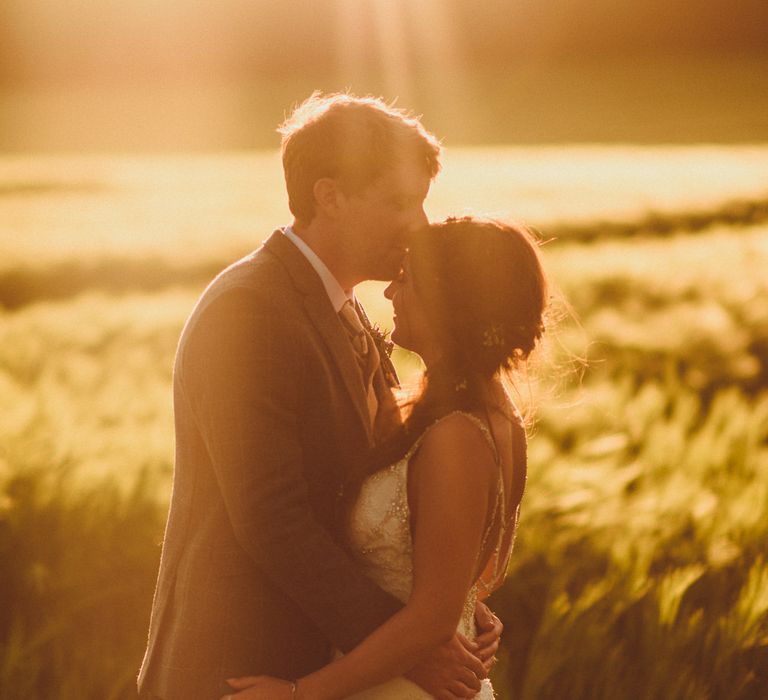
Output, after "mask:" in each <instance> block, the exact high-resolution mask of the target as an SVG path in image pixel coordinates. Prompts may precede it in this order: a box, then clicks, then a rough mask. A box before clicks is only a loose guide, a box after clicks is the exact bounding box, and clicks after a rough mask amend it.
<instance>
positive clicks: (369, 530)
mask: <svg viewBox="0 0 768 700" xmlns="http://www.w3.org/2000/svg"><path fill="white" fill-rule="evenodd" d="M461 413H462V415H464V416H466V418H468V419H469V420H471V421H472V422H473V423H474V424H475V425H476V426H477V427H478V428H479V429H480V430H481V431H482V432H483V434H484V435H485V436H486V438H487V440H488V441H489V443H490V445H491V446H492V449H493V450H494V454H496V447H495V444H494V442H493V438H492V436H491V434H490V431H489V429H488V427H487V426H486V424H485V423H484V422H483V421H481V420H480V419H479V418H477V417H476V416H474V415H472V414H469V413H464V412H461ZM428 430H429V428H428V429H427V430H425V431H424V433H422V435H421V436H420V437H419V439H418V440H417V441H416V442H415V443H414V445H413V446H412V447H411V448H410V450H409V451H408V453H407V454H406V455H405V456H404V457H403V458H402V459H401V460H400V461H398V462H397V463H395V464H393V465H391V466H390V467H388V468H386V469H383V470H381V471H379V472H376V473H375V474H373V475H372V476H371V477H369V478H368V479H367V480H366V481H365V483H364V484H363V486H362V488H361V491H360V495H359V497H358V500H357V502H356V504H355V506H354V507H353V509H352V517H351V519H350V540H351V542H352V544H353V548H354V551H353V555H354V556H355V557H356V559H357V560H358V563H359V565H360V567H361V568H362V569H363V571H364V572H365V573H366V575H368V576H369V577H370V578H371V579H373V580H374V581H376V583H377V584H378V585H379V586H380V587H381V588H382V589H384V590H385V591H387V592H388V593H390V594H392V595H393V596H395V597H396V598H398V599H399V600H401V601H403V602H406V601H407V600H408V598H409V597H410V594H411V588H412V586H413V540H412V537H411V530H410V508H409V505H408V465H409V462H410V460H411V458H412V457H413V455H414V454H415V453H416V451H417V450H418V448H419V445H420V444H421V441H422V439H423V438H424V435H425V434H426V433H427V431H428ZM498 491H499V499H498V501H497V505H496V507H497V509H498V508H500V511H498V512H497V510H494V518H495V517H496V516H500V517H501V520H502V523H503V521H504V519H505V515H504V488H503V479H502V478H501V473H500V474H499V489H498ZM516 520H517V518H516V517H515V518H514V520H513V522H512V523H511V524H510V527H514V526H515V525H516ZM489 534H490V526H489V529H488V530H487V531H486V534H485V537H484V538H483V544H484V545H485V543H486V541H487V538H488V536H489ZM505 534H507V535H508V534H509V533H508V528H503V527H502V529H501V531H500V534H499V541H501V540H502V538H503V537H504V535H505ZM496 553H497V554H498V547H497V548H496ZM505 560H506V558H505ZM480 585H481V584H480V583H479V582H478V583H477V584H475V585H474V586H473V587H472V588H471V589H470V591H469V593H468V595H467V599H466V601H465V604H464V610H463V613H462V616H461V620H460V622H459V626H458V629H457V631H458V632H460V633H462V634H463V635H465V636H466V637H468V638H469V639H474V638H475V636H476V634H477V633H476V629H475V622H474V609H475V602H476V600H477V595H478V589H479V587H480ZM358 697H359V698H360V699H361V700H363V699H365V700H368V698H370V699H371V700H374V699H376V700H379V699H381V700H383V699H385V698H393V699H394V698H398V699H402V700H411V699H413V700H422V699H424V698H428V697H429V696H428V695H427V694H426V693H424V691H423V690H421V689H420V688H418V687H417V686H416V685H414V684H412V683H410V682H408V681H407V680H405V679H395V681H391V682H390V683H387V684H384V685H383V686H379V687H378V688H374V689H372V690H370V691H367V692H366V693H362V694H360V695H359V696H357V695H356V696H355V698H358ZM493 697H494V696H493V689H492V687H491V684H490V681H488V680H485V681H483V689H482V691H481V692H480V693H479V694H478V695H477V696H476V698H477V699H478V700H486V699H490V698H493Z"/></svg>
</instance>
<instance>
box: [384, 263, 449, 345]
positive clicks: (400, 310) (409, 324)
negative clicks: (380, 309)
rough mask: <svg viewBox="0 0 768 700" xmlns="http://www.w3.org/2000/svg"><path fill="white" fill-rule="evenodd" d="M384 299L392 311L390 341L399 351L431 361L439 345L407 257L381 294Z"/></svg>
mask: <svg viewBox="0 0 768 700" xmlns="http://www.w3.org/2000/svg"><path fill="white" fill-rule="evenodd" d="M384 296H385V297H387V299H390V300H391V301H392V309H393V311H394V318H393V321H394V324H395V325H394V328H393V329H392V340H393V341H394V342H395V343H397V344H398V345H399V346H400V347H403V348H406V349H407V350H412V351H413V352H416V353H418V354H419V355H421V356H422V358H424V359H425V360H427V359H428V358H430V359H431V358H434V356H435V351H436V350H437V348H439V344H438V343H437V339H436V337H435V334H434V332H433V331H432V328H431V326H430V319H429V317H428V315H427V312H426V309H425V308H424V304H423V301H422V300H421V299H420V298H419V294H418V292H417V291H416V287H415V286H414V279H413V272H412V269H411V264H410V259H409V255H406V257H405V261H404V263H403V269H402V271H401V272H400V274H399V275H398V276H397V277H396V278H395V279H394V280H393V281H392V282H391V283H390V285H389V286H388V287H387V288H386V289H385V290H384Z"/></svg>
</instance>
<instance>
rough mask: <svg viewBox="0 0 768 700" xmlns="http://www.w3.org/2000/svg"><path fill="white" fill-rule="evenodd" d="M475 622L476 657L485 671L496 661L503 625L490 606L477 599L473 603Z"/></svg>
mask: <svg viewBox="0 0 768 700" xmlns="http://www.w3.org/2000/svg"><path fill="white" fill-rule="evenodd" d="M475 624H476V625H477V639H475V643H476V644H477V652H476V654H477V657H478V658H479V659H480V661H482V662H483V666H484V667H485V670H486V673H490V672H491V667H492V666H493V664H495V663H496V652H497V651H498V650H499V643H500V642H501V633H502V632H503V630H504V625H503V624H502V623H501V620H499V618H498V617H496V615H494V614H493V613H492V612H491V610H490V608H489V607H488V606H487V605H486V604H485V603H482V602H480V601H479V600H478V601H477V603H475Z"/></svg>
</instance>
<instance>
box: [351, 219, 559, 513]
mask: <svg viewBox="0 0 768 700" xmlns="http://www.w3.org/2000/svg"><path fill="white" fill-rule="evenodd" d="M408 255H409V262H410V270H411V276H412V280H413V286H414V291H415V293H416V295H417V296H418V298H419V302H420V305H421V306H422V308H423V309H424V310H425V312H426V315H427V317H428V318H429V319H430V325H431V330H432V331H433V333H434V335H435V336H436V338H438V339H439V342H440V349H441V359H440V360H439V362H438V363H437V364H435V365H433V366H430V367H429V368H428V370H427V372H426V374H425V377H424V381H423V383H422V386H421V391H420V392H419V394H418V395H417V396H416V397H415V399H413V400H412V401H411V402H410V403H409V406H408V408H409V411H408V413H407V417H406V419H405V421H404V423H403V425H402V426H401V427H400V428H399V429H398V430H397V431H396V432H395V433H394V434H393V435H391V436H390V437H388V438H387V439H386V440H385V441H384V442H383V443H382V444H380V445H377V446H376V447H375V448H374V449H373V450H372V452H371V454H370V455H368V458H367V459H366V461H365V466H364V468H363V469H361V470H360V471H359V472H358V473H357V474H356V475H355V476H354V477H352V479H351V480H350V482H349V483H348V484H347V485H346V487H345V489H344V495H345V498H344V501H345V503H344V508H343V510H344V512H345V513H348V511H349V509H350V508H351V506H352V505H353V504H354V502H355V500H356V499H357V495H358V494H359V491H360V487H361V485H362V482H363V481H364V479H365V477H367V476H368V475H370V474H371V473H372V472H374V471H377V470H379V469H382V468H384V467H386V466H388V465H390V464H394V463H395V462H397V461H398V460H399V459H401V458H402V457H403V456H404V455H405V454H406V453H407V452H408V450H409V449H410V448H411V446H412V445H413V444H414V442H415V441H416V439H417V438H418V437H419V435H421V434H422V432H423V431H424V430H425V429H426V428H427V427H428V426H429V425H431V424H432V423H433V422H434V421H436V420H438V419H439V418H441V417H443V416H445V415H447V414H448V413H450V412H452V411H456V410H463V411H472V410H476V409H480V408H482V407H483V405H484V404H483V401H484V396H485V395H484V391H483V389H484V386H485V384H486V382H487V380H488V379H490V378H492V377H494V376H496V375H498V374H500V373H502V372H505V371H512V370H516V369H519V368H520V367H521V366H522V365H523V364H524V363H525V361H526V360H527V359H528V356H529V355H530V353H531V352H532V351H533V349H534V348H535V347H536V344H537V342H538V341H539V339H540V338H541V336H542V334H543V332H544V314H545V310H546V306H547V300H548V296H549V295H548V291H547V281H546V277H545V275H544V271H543V269H542V266H541V262H540V259H539V253H538V245H537V243H536V241H535V240H534V238H533V236H532V234H531V233H530V232H529V231H528V230H527V229H526V228H525V227H523V226H518V225H514V226H513V225H510V224H506V223H503V222H500V221H495V220H487V219H478V218H473V217H464V218H460V219H456V218H450V219H447V220H446V221H444V222H443V223H439V224H432V225H430V226H428V227H426V228H425V229H424V230H422V231H420V232H418V233H417V234H415V235H414V236H413V238H412V240H411V241H410V246H409V254H408Z"/></svg>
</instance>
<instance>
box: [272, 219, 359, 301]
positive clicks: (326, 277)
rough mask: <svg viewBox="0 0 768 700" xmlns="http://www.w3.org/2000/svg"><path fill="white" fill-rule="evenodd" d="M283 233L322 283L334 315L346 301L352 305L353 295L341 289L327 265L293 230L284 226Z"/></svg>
mask: <svg viewBox="0 0 768 700" xmlns="http://www.w3.org/2000/svg"><path fill="white" fill-rule="evenodd" d="M283 233H284V234H285V235H286V237H287V238H288V240H289V241H291V243H293V244H294V245H295V246H296V247H297V248H298V249H299V251H301V253H302V254H303V255H304V257H305V258H306V259H307V262H309V264H310V265H312V268H313V269H314V270H315V272H317V274H318V276H319V277H320V281H321V282H322V283H323V287H325V291H326V293H327V294H328V298H329V299H330V300H331V305H332V306H333V310H334V311H335V312H336V313H339V311H341V307H342V306H344V304H346V303H347V302H348V301H351V302H352V303H353V304H354V299H355V297H354V294H353V293H352V292H350V293H349V294H347V293H346V292H345V291H344V290H343V289H342V288H341V285H340V284H339V282H338V280H337V279H336V278H335V277H334V276H333V273H332V272H331V271H330V270H329V269H328V267H327V265H326V264H325V263H324V262H323V261H322V260H321V259H320V257H319V256H318V255H317V253H315V251H314V250H312V248H310V247H309V246H308V245H307V244H306V243H305V242H304V241H303V240H302V239H301V238H299V237H298V236H297V235H296V233H294V231H293V228H292V227H290V226H286V227H285V228H284V229H283Z"/></svg>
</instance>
